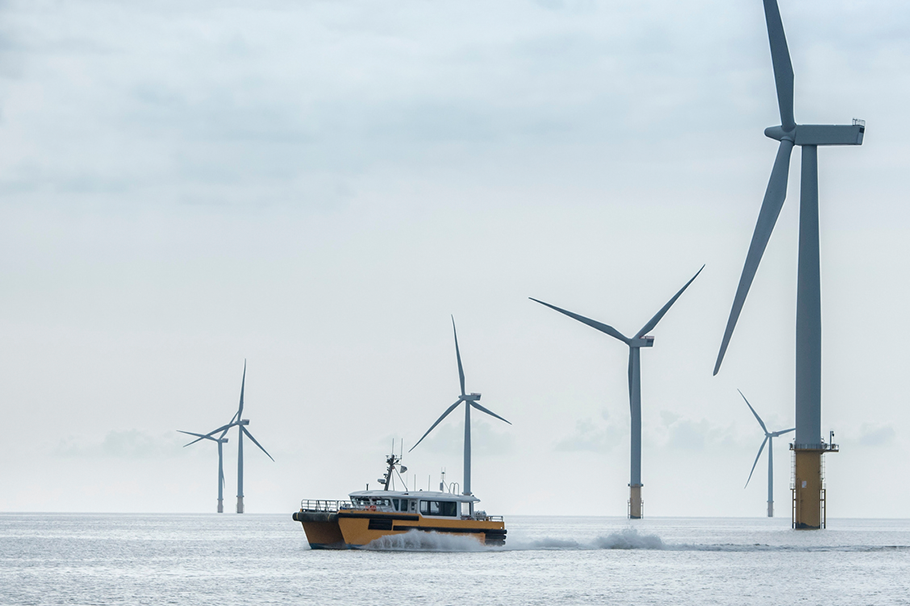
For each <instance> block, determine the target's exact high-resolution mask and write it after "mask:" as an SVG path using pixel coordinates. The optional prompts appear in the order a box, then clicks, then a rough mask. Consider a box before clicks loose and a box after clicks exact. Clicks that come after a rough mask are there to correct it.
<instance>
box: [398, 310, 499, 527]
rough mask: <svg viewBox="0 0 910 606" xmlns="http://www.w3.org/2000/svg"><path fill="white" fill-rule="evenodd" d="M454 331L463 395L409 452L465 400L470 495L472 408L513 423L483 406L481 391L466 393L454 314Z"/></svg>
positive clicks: (466, 491) (466, 482)
mask: <svg viewBox="0 0 910 606" xmlns="http://www.w3.org/2000/svg"><path fill="white" fill-rule="evenodd" d="M452 332H453V333H454V334H455V358H456V359H457V360H458V380H459V382H460V384H461V395H460V396H459V397H458V400H456V401H455V403H454V404H452V405H451V406H449V407H448V408H447V409H446V411H445V412H444V413H442V416H441V417H439V418H438V419H436V422H435V423H433V424H432V425H431V426H430V428H429V429H428V430H427V432H426V433H425V434H423V437H421V438H420V439H419V440H417V444H414V446H412V447H411V450H409V451H408V452H411V451H412V450H414V449H415V448H417V445H418V444H420V443H421V442H423V438H425V437H427V436H428V435H430V432H431V431H433V429H435V428H436V426H437V425H439V423H440V422H441V421H442V420H443V419H445V418H446V417H447V416H449V413H450V412H452V411H453V410H455V409H456V408H458V405H459V404H461V403H462V402H464V404H465V407H464V493H463V494H466V495H470V494H473V493H472V492H471V408H472V407H473V408H476V409H477V410H479V411H480V412H485V413H487V414H488V415H490V416H491V417H496V418H497V419H499V420H500V421H505V422H506V423H509V425H511V424H512V423H510V422H509V421H506V420H505V419H503V418H502V417H500V416H499V415H498V414H496V413H495V412H492V411H491V410H488V409H486V408H484V407H483V406H481V405H480V404H478V403H477V401H478V400H479V399H480V394H479V393H470V394H467V393H465V388H464V367H463V366H462V365H461V352H460V351H459V349H458V331H457V330H455V316H452ZM470 508H471V514H472V515H473V513H474V503H471V504H470Z"/></svg>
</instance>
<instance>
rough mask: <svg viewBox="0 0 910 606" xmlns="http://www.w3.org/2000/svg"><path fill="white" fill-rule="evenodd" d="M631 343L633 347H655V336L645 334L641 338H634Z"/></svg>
mask: <svg viewBox="0 0 910 606" xmlns="http://www.w3.org/2000/svg"><path fill="white" fill-rule="evenodd" d="M631 345H632V346H633V347H654V337H652V336H651V335H645V336H643V337H642V338H640V339H634V340H633V341H632V343H631Z"/></svg>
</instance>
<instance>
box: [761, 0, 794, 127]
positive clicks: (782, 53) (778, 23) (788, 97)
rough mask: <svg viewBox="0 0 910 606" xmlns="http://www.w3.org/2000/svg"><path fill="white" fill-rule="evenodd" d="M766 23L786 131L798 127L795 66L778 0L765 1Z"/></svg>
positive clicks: (782, 120) (782, 124)
mask: <svg viewBox="0 0 910 606" xmlns="http://www.w3.org/2000/svg"><path fill="white" fill-rule="evenodd" d="M764 3H765V22H766V23H767V24H768V42H770V43H771V65H772V66H773V67H774V84H775V86H776V88H777V106H778V108H780V124H781V126H783V127H784V130H785V131H791V130H793V128H794V127H795V126H796V120H794V118H793V64H792V63H790V51H789V49H788V48H787V37H786V36H785V35H784V24H783V21H782V20H781V18H780V8H779V7H778V6H777V0H764Z"/></svg>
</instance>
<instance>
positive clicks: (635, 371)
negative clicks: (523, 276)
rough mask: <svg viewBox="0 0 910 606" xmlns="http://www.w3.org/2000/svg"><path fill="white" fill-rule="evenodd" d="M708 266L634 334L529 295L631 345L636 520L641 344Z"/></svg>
mask: <svg viewBox="0 0 910 606" xmlns="http://www.w3.org/2000/svg"><path fill="white" fill-rule="evenodd" d="M704 268H705V266H704V265H702V266H701V269H699V270H698V271H697V272H695V275H694V276H692V279H690V280H689V281H688V282H686V284H685V285H684V286H683V287H682V288H680V289H679V292H677V293H676V294H675V295H673V298H672V299H670V300H669V301H668V302H667V304H666V305H664V306H663V307H662V308H661V309H660V311H658V312H657V314H655V315H654V317H653V318H651V319H650V320H648V323H647V324H645V325H644V326H642V327H641V330H639V331H638V332H637V333H635V336H633V337H631V338H630V337H627V336H625V335H623V334H622V333H621V332H619V331H618V330H616V329H615V328H613V327H612V326H608V325H606V324H603V323H601V322H598V321H597V320H591V319H590V318H586V317H584V316H580V315H578V314H576V313H572V312H571V311H566V310H565V309H562V308H559V307H556V306H555V305H550V304H549V303H544V302H543V301H540V300H538V299H535V298H533V297H529V298H530V299H531V300H532V301H536V302H537V303H540V304H541V305H546V306H547V307H549V308H550V309H554V310H556V311H558V312H559V313H562V314H565V315H567V316H569V317H570V318H573V319H575V320H578V321H579V322H581V323H582V324H587V325H588V326H590V327H591V328H594V329H595V330H599V331H600V332H602V333H605V334H607V335H610V336H611V337H613V338H615V339H619V340H620V341H622V342H623V343H625V344H626V345H628V346H629V408H630V409H631V413H632V438H631V440H630V441H631V446H632V453H631V472H630V478H629V517H630V518H632V519H633V520H638V519H641V517H642V515H643V513H644V512H643V504H644V501H642V498H641V488H642V486H644V484H642V483H641V348H642V347H653V346H654V337H652V336H649V335H647V333H648V332H649V331H650V330H652V329H653V328H654V327H655V326H657V323H658V322H660V320H661V318H663V317H664V314H666V313H667V311H668V310H669V309H670V307H671V306H672V305H673V304H674V303H676V299H678V298H679V296H680V295H681V294H683V291H685V290H686V289H687V288H688V287H689V284H691V283H692V281H693V280H695V278H697V277H698V274H700V273H701V270H702V269H704Z"/></svg>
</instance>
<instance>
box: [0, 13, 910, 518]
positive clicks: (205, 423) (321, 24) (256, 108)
mask: <svg viewBox="0 0 910 606" xmlns="http://www.w3.org/2000/svg"><path fill="white" fill-rule="evenodd" d="M781 11H782V15H783V20H784V26H785V29H786V33H787V35H788V38H789V42H790V50H791V55H792V58H793V67H794V71H795V74H796V80H795V82H796V118H797V121H799V122H809V123H841V124H843V123H849V122H850V120H851V118H854V117H855V118H864V119H865V120H866V121H867V132H866V137H865V142H864V145H863V146H862V147H858V148H857V147H850V148H825V149H823V150H822V151H821V152H820V154H819V181H820V184H819V189H820V205H821V230H822V232H821V239H822V240H821V241H822V301H823V331H824V332H823V351H824V369H823V404H822V415H823V416H822V429H823V431H824V432H825V434H826V435H827V431H828V430H829V429H833V430H834V431H835V432H836V433H837V441H838V442H839V443H840V444H841V453H840V454H837V455H831V456H828V457H826V459H825V461H826V468H827V485H828V496H829V503H828V515H829V516H830V517H838V516H858V517H877V516H884V517H888V516H891V517H898V516H905V515H906V514H907V505H906V503H907V502H908V500H910V488H908V487H907V484H906V482H903V481H902V478H903V477H904V476H905V473H904V466H905V464H906V462H907V460H908V455H910V442H908V438H907V431H908V428H910V407H908V398H907V395H906V392H907V389H906V385H905V383H904V381H903V380H902V377H903V376H904V375H905V374H906V372H907V371H906V369H907V368H908V367H910V353H908V351H907V349H906V348H905V347H904V346H903V343H904V342H905V341H906V339H907V338H908V336H910V335H908V332H910V323H908V319H907V314H906V313H905V310H904V307H905V301H906V300H907V296H908V294H910V286H908V283H907V276H908V269H910V268H908V264H910V238H908V236H910V208H908V205H907V199H906V192H907V189H908V187H907V185H908V179H910V171H908V170H907V166H908V160H910V144H908V142H910V121H908V119H907V115H906V114H907V110H906V108H907V99H908V94H910V36H908V32H910V5H907V3H906V2H897V1H894V0H890V1H882V2H876V3H874V5H870V4H868V3H860V2H849V1H845V0H839V1H826V2H822V1H820V0H812V1H808V0H803V1H801V2H796V1H795V0H783V6H782V7H781ZM779 122H780V119H779V116H778V115H777V103H776V100H775V93H774V83H773V77H772V72H771V63H770V52H769V49H768V41H767V34H766V30H765V23H764V16H763V12H762V6H761V2H760V1H759V0H749V1H745V0H740V1H737V2H721V1H718V0H714V1H710V2H709V1H706V0H697V1H694V2H685V3H681V2H669V1H666V0H665V1H655V0H642V1H639V2H627V3H617V2H612V3H607V2H603V3H599V2H592V1H571V0H567V1H564V2H562V1H559V0H552V1H539V2H522V1H506V2H498V3H492V4H491V3H487V2H471V1H468V2H457V3H454V2H452V3H438V2H432V3H431V2H419V1H403V2H395V3H387V2H365V1H364V2H345V3H342V2H306V3H292V2H205V1H201V2H195V3H190V4H189V6H188V3H185V2H176V1H173V2H167V1H162V2H145V3H121V2H101V1H97V2H91V1H86V2H78V3H77V2H36V1H22V2H3V3H2V4H0V384H2V405H0V406H2V411H3V415H4V418H3V427H4V432H3V433H4V439H3V440H2V441H0V481H2V484H3V490H2V491H0V511H70V510H72V511H136V512H158V511H162V512H171V511H174V512H208V511H214V507H215V496H216V463H217V456H216V451H215V447H214V444H210V443H201V444H196V445H193V446H192V447H190V448H183V447H182V446H183V444H184V443H185V442H186V440H184V439H183V437H182V436H181V435H180V434H177V433H176V431H175V430H177V429H185V430H189V431H209V430H211V429H214V428H215V427H217V426H219V425H221V424H223V423H226V422H227V421H228V420H229V419H230V418H231V416H232V415H233V414H234V412H235V410H236V406H237V399H238V396H239V390H240V378H241V372H242V367H243V361H244V359H245V358H246V359H247V360H248V371H247V391H246V408H245V416H246V417H247V418H249V419H250V420H251V424H250V426H249V428H250V430H251V431H252V432H253V435H255V436H256V437H257V439H258V440H259V441H260V442H261V443H262V444H263V445H264V446H265V447H266V448H267V449H268V450H269V452H270V453H271V454H272V455H273V456H274V457H275V459H276V462H275V463H272V462H271V461H269V460H268V459H267V458H266V457H265V455H263V454H262V453H261V452H258V451H255V450H254V449H247V451H246V463H247V465H246V474H245V475H246V482H245V492H246V505H247V511H249V512H288V514H290V512H291V511H294V510H295V509H296V508H297V507H298V505H299V500H300V499H301V498H344V497H345V495H347V493H348V492H350V491H352V490H358V489H361V488H363V486H364V484H365V483H367V482H370V483H371V484H372V485H373V486H374V487H375V486H376V478H378V477H380V475H381V473H382V472H383V455H384V454H385V453H386V452H387V451H388V449H389V447H390V444H391V441H392V439H404V443H405V448H406V449H407V448H409V447H410V446H411V445H413V444H414V443H415V442H416V440H417V439H419V437H420V436H421V435H422V434H423V432H424V431H426V429H427V428H428V427H429V426H430V424H432V422H433V421H434V420H435V419H436V418H437V417H438V416H439V415H440V414H441V413H442V412H443V411H444V410H445V408H446V407H447V406H449V405H450V404H451V403H452V402H454V401H455V399H456V398H457V395H458V374H457V368H456V365H455V352H454V345H453V342H452V330H451V322H450V319H449V315H450V314H453V315H454V316H455V319H456V322H457V323H458V329H459V338H460V345H461V351H462V356H463V360H464V364H465V372H466V375H467V387H468V390H469V391H479V392H482V393H483V399H482V400H481V403H482V404H483V405H485V406H487V407H489V408H490V409H492V410H493V411H495V412H496V413H498V414H500V415H502V416H503V417H505V418H507V419H509V420H510V421H511V422H512V423H513V425H512V426H508V425H505V424H504V423H501V422H499V421H496V420H494V419H491V418H489V417H485V418H482V417H483V415H475V419H476V422H475V424H474V446H475V450H474V474H473V482H472V483H473V488H474V492H475V493H476V494H477V496H478V497H480V498H481V499H482V500H483V503H482V507H483V508H485V509H486V510H487V511H490V512H496V513H504V514H537V513H541V514H557V513H566V514H599V515H622V514H623V513H624V512H625V510H626V500H627V499H628V488H627V486H626V485H627V483H628V481H629V479H628V478H629V429H628V426H629V408H628V388H627V383H626V363H627V348H626V347H625V346H624V345H622V344H621V343H619V342H617V341H615V340H612V339H610V338H608V337H606V336H605V335H602V334H600V333H597V332H596V331H594V330H592V329H590V328H588V327H585V326H583V325H581V324H578V323H576V322H574V321H572V320H570V319H568V318H565V317H564V316H561V315H559V314H556V313H554V312H553V311H551V310H548V309H546V308H544V307H542V306H540V305H538V304H536V303H533V302H531V301H529V300H528V298H527V297H529V296H533V297H535V298H540V299H543V300H546V301H549V302H551V303H553V304H555V305H559V306H561V307H566V308H569V309H572V310H573V311H576V312H578V313H581V314H585V315H588V316H591V317H594V318H596V319H598V320H600V321H602V322H606V323H608V324H611V325H613V326H615V327H616V328H617V329H619V330H620V331H623V332H625V333H627V334H628V333H633V332H635V331H636V330H638V328H640V327H641V326H642V325H643V324H644V323H645V322H646V321H647V320H648V319H649V318H650V317H651V316H652V315H653V314H654V313H655V312H656V311H657V310H658V309H659V308H660V307H661V306H662V305H663V304H664V303H665V302H666V300H667V299H669V298H670V297H671V296H672V295H673V293H674V292H676V290H678V289H679V288H680V287H681V286H682V285H683V284H684V283H685V282H686V280H688V279H689V278H690V277H691V276H692V275H693V274H694V273H695V272H696V271H697V269H698V268H699V267H700V266H701V265H702V264H706V265H707V267H706V268H705V270H704V272H703V273H702V274H701V275H700V276H699V278H698V279H697V280H696V281H695V282H694V283H693V284H692V286H691V287H690V288H689V290H688V291H687V292H686V293H685V294H684V295H683V297H682V298H680V300H679V301H678V302H677V303H676V305H675V306H674V307H673V309H672V310H671V311H670V312H669V313H668V314H667V316H666V317H665V318H664V320H663V321H662V322H661V324H660V325H659V326H658V327H657V328H656V329H655V330H654V331H652V334H653V335H654V336H655V338H656V339H655V347H654V348H653V349H651V350H645V351H643V353H642V376H643V381H642V383H643V385H642V392H643V393H642V410H643V465H642V478H643V481H644V484H645V487H644V499H645V513H646V515H684V516H699V515H712V516H714V515H723V516H760V515H763V514H764V512H765V485H766V468H767V467H766V463H765V459H764V457H763V459H762V461H761V462H760V463H759V467H758V468H757V469H756V472H755V476H754V477H753V479H752V483H751V484H750V485H749V487H748V488H747V489H745V490H744V489H743V484H744V483H745V480H746V478H747V476H748V473H749V469H750V467H751V466H752V463H753V460H754V457H755V454H756V451H757V449H758V446H759V445H760V443H761V440H762V433H761V430H760V428H759V427H758V425H757V424H756V423H755V420H754V418H753V417H752V415H751V414H750V413H749V411H748V409H747V408H746V407H745V405H744V404H743V403H742V401H741V399H740V397H739V395H738V394H737V393H736V389H737V388H740V389H742V390H743V392H744V393H745V394H746V395H747V397H749V399H750V401H751V402H752V403H753V405H754V406H755V407H756V409H757V410H758V411H759V413H760V414H761V415H762V416H763V418H764V419H765V421H766V423H767V424H768V426H769V427H770V428H773V429H782V428H786V427H792V426H793V424H794V418H793V392H794V376H793V363H794V329H795V298H796V289H795V285H796V244H797V242H796V234H797V208H798V204H797V202H798V192H799V164H800V163H799V159H798V157H797V158H795V159H794V161H793V162H792V166H791V178H790V190H789V193H790V196H789V199H788V202H787V204H786V205H785V206H784V211H783V213H782V215H781V218H780V220H779V222H778V226H777V229H776V231H775V233H774V236H773V237H772V239H771V242H770V244H769V247H768V250H767V253H766V255H765V258H764V260H763V262H762V265H761V267H760V268H759V272H758V276H757V278H756V281H755V283H754V285H753V288H752V292H751V294H750V297H749V299H748V301H747V303H746V306H745V309H744V312H743V315H742V317H741V319H740V322H739V325H738V327H737V330H736V333H735V334H734V337H733V341H732V344H731V347H730V349H729V351H728V353H727V356H726V360H725V363H724V367H723V369H722V370H721V373H720V374H719V375H718V376H717V377H712V376H711V371H712V368H713V364H714V359H715V356H716V355H717V349H718V346H719V344H720V339H721V336H722V333H723V329H724V325H725V322H726V319H727V314H728V313H729V308H730V304H731V302H732V298H733V293H734V291H735V288H736V284H737V281H738V279H739V274H740V271H741V269H742V263H743V261H744V259H745V254H746V250H747V247H748V243H749V239H750V238H751V235H752V229H753V227H754V224H755V219H756V217H757V214H758V209H759V206H760V203H761V199H762V195H763V193H764V188H765V184H766V183H767V179H768V175H769V173H770V169H771V165H772V162H773V160H774V155H775V153H776V149H777V143H776V142H775V141H772V140H770V139H767V138H766V137H764V135H763V129H764V128H765V127H767V126H773V125H776V124H778V123H779ZM794 156H798V154H794ZM461 419H462V416H461V414H456V415H453V416H452V417H450V418H449V419H447V420H446V421H445V422H444V423H443V424H442V425H440V426H439V427H438V428H437V430H436V431H435V432H434V433H433V434H432V435H431V436H430V437H428V438H427V439H426V440H425V441H424V442H423V443H422V444H421V445H420V446H419V447H418V448H417V449H416V450H415V451H414V452H413V453H411V454H410V455H406V457H405V464H406V465H407V466H408V467H409V468H410V472H409V473H408V476H409V481H411V480H412V478H414V477H416V480H417V485H418V487H421V486H422V487H424V488H426V486H427V479H428V476H432V483H433V485H436V484H437V483H438V481H439V480H438V478H439V472H440V470H441V469H442V468H445V469H446V470H447V472H448V473H447V476H448V477H447V479H448V480H454V481H457V482H461V475H462V471H461V435H462V421H461ZM230 438H231V442H230V443H229V444H228V445H227V447H226V453H227V456H226V468H227V469H226V476H227V486H226V489H225V494H226V509H228V510H233V506H234V500H235V498H234V495H235V494H236V450H235V448H236V435H235V434H233V433H232V434H231V436H230ZM778 442H779V443H778V444H777V445H776V449H775V478H776V491H775V497H776V502H777V511H778V513H779V514H782V515H783V516H784V517H786V515H787V512H788V511H789V509H788V508H789V498H790V493H789V477H790V454H789V452H788V451H787V446H786V440H779V441H778ZM411 472H413V473H411Z"/></svg>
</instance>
